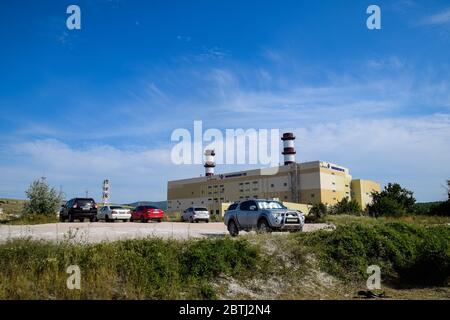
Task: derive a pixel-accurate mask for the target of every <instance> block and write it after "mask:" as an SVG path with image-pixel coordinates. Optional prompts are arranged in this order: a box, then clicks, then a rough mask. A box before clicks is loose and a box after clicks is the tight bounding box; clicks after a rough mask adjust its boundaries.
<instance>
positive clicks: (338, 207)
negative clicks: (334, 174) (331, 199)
mask: <svg viewBox="0 0 450 320" xmlns="http://www.w3.org/2000/svg"><path fill="white" fill-rule="evenodd" d="M331 213H332V214H349V215H361V214H362V209H361V206H360V205H359V203H358V202H357V201H356V200H354V199H352V200H349V198H347V197H345V198H343V199H342V200H341V201H339V202H338V203H336V204H335V205H334V206H332V207H331Z"/></svg>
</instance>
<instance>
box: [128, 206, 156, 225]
mask: <svg viewBox="0 0 450 320" xmlns="http://www.w3.org/2000/svg"><path fill="white" fill-rule="evenodd" d="M163 217H164V211H162V210H161V209H159V208H157V207H154V206H138V207H136V209H134V210H133V211H132V212H131V219H130V221H135V220H140V221H141V222H148V221H149V220H156V221H158V222H161V221H162V219H163Z"/></svg>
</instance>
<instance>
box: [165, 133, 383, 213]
mask: <svg viewBox="0 0 450 320" xmlns="http://www.w3.org/2000/svg"><path fill="white" fill-rule="evenodd" d="M281 139H282V140H283V144H284V148H283V155H284V165H281V166H279V167H278V168H277V169H278V170H276V173H275V174H272V171H273V170H271V169H270V168H269V169H267V168H266V169H264V168H263V169H255V170H245V171H239V172H232V173H221V174H215V173H214V168H215V162H214V156H215V153H214V150H206V151H205V165H204V167H205V176H201V177H196V178H190V179H183V180H175V181H169V182H168V185H167V211H168V212H169V213H170V212H172V213H175V212H182V211H184V210H185V209H187V208H189V207H191V206H200V207H206V208H208V209H209V210H210V212H211V213H213V214H223V211H224V208H226V207H227V204H229V203H232V202H234V201H243V200H246V199H278V200H280V201H282V202H284V203H292V204H305V205H307V204H314V203H320V202H322V203H324V204H327V205H333V204H335V203H337V202H338V201H340V200H342V199H343V198H345V197H348V198H349V199H356V201H357V202H358V203H359V204H360V205H361V207H362V208H363V209H364V208H365V207H366V206H367V204H369V203H370V202H371V197H370V193H371V192H372V191H380V185H379V184H378V183H376V182H373V181H370V180H352V176H351V175H350V172H349V169H348V168H345V167H343V166H340V165H337V164H334V163H331V162H326V161H312V162H304V163H297V162H296V161H295V154H296V151H295V147H294V140H295V136H294V135H293V134H292V133H284V134H283V136H282V138H281Z"/></svg>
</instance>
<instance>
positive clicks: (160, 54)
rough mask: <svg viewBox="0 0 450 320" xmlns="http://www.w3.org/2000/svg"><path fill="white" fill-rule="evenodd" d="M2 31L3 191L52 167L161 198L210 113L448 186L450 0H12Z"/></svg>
mask: <svg viewBox="0 0 450 320" xmlns="http://www.w3.org/2000/svg"><path fill="white" fill-rule="evenodd" d="M70 4H77V5H79V6H80V8H81V26H82V29H81V30H68V29H67V27H66V23H65V22H66V19H67V16H68V15H67V14H66V8H67V6H68V5H70ZM370 4H377V5H379V6H380V7H381V10H382V29H381V30H372V31H371V30H368V29H367V27H366V19H367V17H368V15H367V14H366V8H367V7H368V6H369V5H370ZM0 39H1V47H0V48H1V50H0V111H1V112H0V197H14V198H23V197H24V191H25V190H26V188H27V186H28V185H29V183H30V182H31V181H32V180H33V179H35V178H37V177H40V176H42V175H45V176H47V179H48V181H49V182H50V183H51V184H52V185H53V186H55V187H57V188H59V187H60V186H61V187H62V188H63V190H64V192H65V193H66V195H67V197H72V196H77V195H83V194H84V192H85V190H89V192H90V194H91V195H93V196H95V197H96V198H97V199H99V198H100V191H101V182H102V180H103V179H104V178H106V177H108V178H109V179H110V180H111V184H112V191H111V196H112V200H113V201H116V202H131V201H136V200H164V199H165V198H166V182H167V180H169V179H178V178H187V177H191V176H198V175H199V174H201V173H202V172H203V168H202V167H201V166H198V165H192V166H175V165H173V164H171V163H170V158H169V153H170V150H171V148H172V146H173V142H171V141H170V136H171V133H172V131H173V130H175V129H177V128H187V129H192V127H193V122H194V120H202V121H203V124H204V127H205V128H218V129H221V130H224V129H226V128H279V129H281V130H283V131H284V130H285V129H286V130H292V131H294V132H295V133H296V135H297V137H298V138H297V140H296V145H297V149H298V154H297V160H298V161H308V160H317V159H321V160H325V161H331V162H335V163H338V164H340V165H343V166H346V167H348V168H350V171H351V174H352V175H353V177H355V178H367V179H373V180H376V181H379V182H381V183H382V184H385V183H387V182H391V181H396V182H399V183H401V184H402V185H404V186H405V187H407V188H409V189H411V190H413V191H414V192H415V195H416V197H417V198H418V200H420V201H432V200H440V199H444V198H445V191H444V189H443V185H444V183H445V180H446V179H448V178H450V169H449V165H448V164H449V163H450V139H449V137H450V1H441V0H440V1H413V0H400V1H350V0H349V1H344V0H343V1H123V0H100V1H76V2H67V1H2V2H1V3H0ZM247 167H249V166H242V167H236V166H229V167H227V166H222V167H220V166H219V167H218V168H217V171H219V172H220V171H230V170H234V169H244V168H247Z"/></svg>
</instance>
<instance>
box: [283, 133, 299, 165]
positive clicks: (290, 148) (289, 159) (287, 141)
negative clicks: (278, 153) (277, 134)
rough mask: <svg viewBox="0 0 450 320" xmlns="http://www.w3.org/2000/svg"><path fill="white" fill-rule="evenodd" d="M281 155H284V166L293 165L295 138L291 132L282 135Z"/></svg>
mask: <svg viewBox="0 0 450 320" xmlns="http://www.w3.org/2000/svg"><path fill="white" fill-rule="evenodd" d="M281 140H283V148H284V149H283V152H282V153H283V155H284V165H288V164H291V163H295V154H296V153H297V152H296V151H295V146H294V140H295V136H294V134H293V133H292V132H286V133H283V137H282V138H281Z"/></svg>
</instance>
